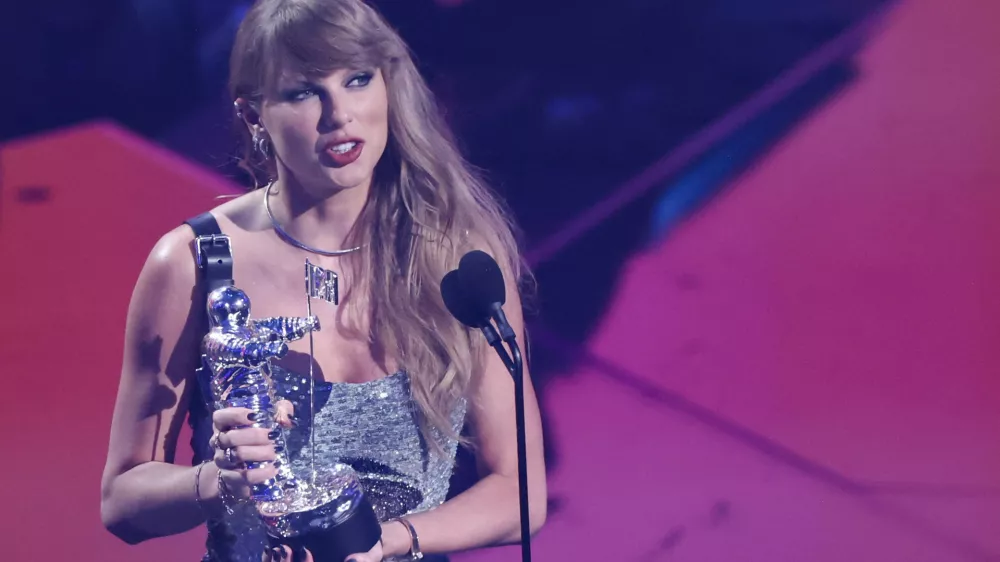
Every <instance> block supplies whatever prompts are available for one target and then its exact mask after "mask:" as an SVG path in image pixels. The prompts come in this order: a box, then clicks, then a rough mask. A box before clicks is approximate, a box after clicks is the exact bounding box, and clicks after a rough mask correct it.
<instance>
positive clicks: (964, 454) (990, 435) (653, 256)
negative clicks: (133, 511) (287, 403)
mask: <svg viewBox="0 0 1000 562" xmlns="http://www.w3.org/2000/svg"><path fill="white" fill-rule="evenodd" d="M998 20H1000V4H998V3H997V2H996V1H995V0H907V1H903V2H902V3H900V5H899V6H898V7H897V8H896V9H895V10H894V11H893V12H892V13H891V14H890V16H889V19H888V21H887V22H886V26H885V27H884V28H883V29H882V30H880V31H879V32H878V35H877V36H876V37H874V38H873V40H872V43H871V45H870V47H869V48H868V49H866V51H865V52H864V53H863V54H862V56H861V57H860V59H859V62H860V72H861V74H860V76H859V79H858V81H857V82H856V83H855V84H853V85H851V86H850V87H848V88H847V89H846V90H845V91H844V92H843V93H842V94H841V95H839V96H838V97H837V99H834V100H832V101H831V102H830V103H829V104H828V105H827V106H826V107H824V108H823V109H822V110H820V111H818V112H817V113H816V114H814V115H813V116H812V117H811V118H810V119H808V120H807V121H806V122H804V123H802V124H801V125H800V127H798V128H797V130H795V131H793V132H792V133H791V134H790V135H789V137H788V138H787V139H785V141H784V142H783V143H781V145H780V146H778V147H777V148H776V149H775V150H773V151H772V153H771V154H770V155H769V156H768V157H767V158H766V159H765V160H764V161H762V162H760V163H759V165H758V166H756V167H755V168H754V169H753V170H751V171H750V172H748V173H747V174H745V175H744V176H743V177H742V178H740V179H738V180H737V181H735V182H734V183H733V185H731V186H729V189H728V191H727V192H726V193H725V194H723V195H721V196H720V197H719V198H717V200H715V201H713V202H712V203H711V204H710V205H709V206H708V207H707V208H705V209H704V210H703V211H702V212H701V213H699V214H698V215H697V216H696V217H694V218H692V219H691V220H690V221H688V222H687V223H686V224H685V225H683V226H682V227H681V228H679V229H677V230H676V231H675V232H674V234H673V235H672V236H671V238H669V239H668V240H665V241H663V242H662V243H661V244H659V245H657V246H655V247H653V248H650V249H649V250H648V251H645V252H643V253H641V254H637V255H635V256H634V259H633V260H632V263H631V264H630V266H629V267H628V268H627V269H626V270H625V271H624V272H623V276H622V279H621V280H620V283H619V285H618V288H617V293H616V295H615V297H614V302H613V303H612V306H611V308H610V310H609V313H608V315H607V317H606V318H605V319H604V321H603V323H602V324H601V326H600V328H599V329H598V331H597V333H596V334H595V335H594V337H593V338H592V340H591V341H590V342H588V345H587V349H586V351H587V352H589V353H591V354H592V356H591V357H589V358H587V360H586V361H584V363H583V365H582V366H581V367H580V368H579V370H578V371H576V372H573V373H567V374H566V375H567V376H566V377H564V378H562V379H560V380H559V381H558V382H556V383H554V385H553V386H552V387H551V388H549V390H548V392H547V393H546V396H548V400H547V402H546V403H545V404H544V405H543V407H544V411H545V414H546V417H547V418H548V419H549V420H550V422H551V425H552V427H553V445H554V446H555V447H557V449H558V455H559V457H560V463H559V466H558V468H557V469H556V470H555V471H554V472H553V474H552V475H551V480H550V491H551V494H552V497H553V498H554V499H556V500H558V501H557V505H558V507H559V509H558V510H554V511H553V512H552V516H551V518H550V521H549V525H548V526H547V528H546V529H545V530H544V531H543V532H542V533H541V535H540V536H539V537H538V539H537V540H536V543H535V544H536V548H535V559H536V560H539V561H542V560H546V561H591V560H593V561H601V562H604V561H608V560H615V561H628V562H631V561H636V562H639V561H656V560H686V561H697V562H715V561H718V562H722V561H726V562H731V561H734V560H738V561H741V562H757V561H760V562H764V561H767V562H774V561H808V562H825V561H831V562H835V561H836V562H869V561H870V562H897V561H899V562H902V561H906V562H914V561H927V562H940V561H949V562H950V561H987V560H998V559H1000V532H998V531H1000V439H998V430H1000V376H998V375H1000V297H998V296H997V295H998V293H997V290H996V287H997V286H1000V251H998V249H997V248H998V241H1000V220H998V217H1000V157H998V155H1000V110H998V100H1000V56H998V54H997V53H1000V34H998V33H996V31H997V27H996V23H995V22H997V21H998ZM0 167H2V170H0V172H2V176H0V181H2V184H0V185H2V194H0V195H2V208H0V264H2V265H0V267H2V268H3V275H2V276H0V310H2V311H3V312H4V314H5V316H4V320H5V321H4V322H3V323H2V324H0V372H2V373H3V379H2V380H3V383H4V385H3V389H2V391H0V396H2V398H0V400H2V403H3V405H4V410H5V411H6V412H7V419H8V424H7V427H8V429H7V431H6V439H5V443H6V445H5V446H6V451H7V452H8V454H7V456H6V463H5V469H4V470H3V471H0V475H2V478H3V479H4V481H5V487H4V490H5V491H4V494H5V496H4V499H5V501H6V502H7V506H8V509H6V510H4V513H3V515H2V516H0V529H3V533H2V534H3V536H4V537H5V538H7V539H8V540H7V542H6V543H5V545H6V546H7V547H8V548H7V549H6V551H5V554H6V555H7V556H8V557H11V558H12V559H13V560H94V561H101V562H117V561H121V562H124V561H131V560H143V561H148V562H161V561H162V562H168V561H169V562H176V561H178V560H196V559H197V558H198V557H199V556H200V552H201V547H200V543H201V541H202V532H201V531H193V532H191V533H188V534H185V535H182V536H178V537H170V538H166V539H160V540H156V541H151V542H149V543H146V544H143V545H140V546H135V547H130V546H126V545H124V544H122V543H120V542H118V541H117V540H116V539H114V538H113V537H112V536H111V535H110V534H108V533H107V532H106V531H105V530H104V529H103V528H102V526H101V523H100V517H99V503H100V475H101V470H102V468H103V464H104V458H105V451H106V446H107V435H108V426H109V422H110V416H111V411H112V404H113V402H114V399H115V389H116V387H117V382H118V377H119V369H120V355H121V344H122V329H123V325H124V317H125V309H126V305H127V302H128V299H129V295H130V292H131V288H132V285H133V283H134V281H135V278H136V275H137V274H138V272H139V269H140V267H141V266H142V263H143V260H144V259H145V256H146V254H147V252H148V250H149V248H150V247H151V246H152V245H153V243H154V242H155V240H156V239H157V237H158V236H160V235H161V234H162V233H163V232H165V231H167V230H169V229H171V228H173V227H174V226H176V225H177V224H179V223H180V222H181V221H182V220H183V219H184V218H186V217H188V216H191V215H193V214H195V213H198V212H200V211H202V210H204V209H206V208H209V207H210V206H212V205H214V204H215V201H214V198H215V197H217V196H218V195H221V194H224V193H227V192H228V191H229V190H230V189H231V187H230V186H228V185H226V184H225V183H223V182H221V181H220V180H218V179H217V178H216V177H215V176H214V175H213V174H211V173H210V172H207V171H203V170H199V169H195V168H193V167H191V166H189V165H187V164H185V163H184V162H182V161H179V160H177V159H176V158H174V157H172V156H171V155H170V154H167V153H165V152H163V151H160V150H158V149H156V148H153V147H151V146H150V145H149V144H147V143H145V142H143V141H141V140H139V139H136V138H134V137H133V136H131V135H129V134H128V133H125V132H123V131H121V130H119V129H117V128H116V127H114V126H112V125H108V124H92V125H85V126H80V127H77V128H74V129H71V130H66V131H60V132H56V133H53V134H51V135H46V136H42V137H38V138H31V139H24V140H22V141H20V142H17V143H14V144H11V145H7V146H4V147H2V148H0ZM540 339H541V337H540ZM539 343H540V344H541V345H545V343H544V342H542V341H540V342H539ZM550 343H551V342H550ZM188 454H189V453H188V452H187V451H182V452H181V453H180V454H179V458H181V459H185V458H187V457H188ZM11 547H13V548H12V549H11ZM456 559H457V560H459V561H461V562H466V561H478V562H487V561H490V562H492V561H493V560H517V559H518V554H517V550H516V547H509V548H503V549H496V550H492V551H485V552H479V553H469V554H463V555H460V556H457V557H456Z"/></svg>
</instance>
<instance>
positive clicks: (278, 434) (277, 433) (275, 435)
mask: <svg viewBox="0 0 1000 562" xmlns="http://www.w3.org/2000/svg"><path fill="white" fill-rule="evenodd" d="M279 437H281V430H280V429H278V428H274V429H272V430H271V431H270V433H268V434H267V438H268V439H270V440H271V441H274V440H275V439H277V438H279Z"/></svg>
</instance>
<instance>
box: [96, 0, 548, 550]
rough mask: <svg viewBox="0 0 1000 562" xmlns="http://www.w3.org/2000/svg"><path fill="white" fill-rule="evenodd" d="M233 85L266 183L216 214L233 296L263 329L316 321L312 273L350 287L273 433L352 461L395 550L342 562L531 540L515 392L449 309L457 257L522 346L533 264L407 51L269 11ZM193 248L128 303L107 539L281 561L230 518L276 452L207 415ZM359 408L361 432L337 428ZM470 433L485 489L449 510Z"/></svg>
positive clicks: (530, 416)
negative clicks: (264, 322) (311, 387)
mask: <svg viewBox="0 0 1000 562" xmlns="http://www.w3.org/2000/svg"><path fill="white" fill-rule="evenodd" d="M230 71H231V78H230V85H231V94H232V97H233V99H234V100H236V102H235V105H236V114H237V116H238V118H239V120H240V121H241V123H242V129H243V130H244V131H245V135H244V136H245V139H244V140H245V141H246V146H247V151H246V154H245V158H244V164H245V165H246V166H247V168H248V169H250V170H253V171H254V172H255V173H258V174H261V175H263V176H266V179H267V180H268V181H267V182H266V185H264V186H262V187H260V188H258V189H255V190H252V191H251V192H250V193H248V194H246V195H243V196H241V197H239V198H236V199H233V200H231V201H228V202H226V203H225V204H223V205H221V206H219V207H217V208H215V209H213V210H212V211H211V217H212V218H214V219H215V221H216V222H217V223H218V226H219V228H220V229H221V231H222V232H223V233H224V234H225V235H227V236H229V239H230V244H231V247H232V250H233V256H234V264H233V278H234V279H235V283H236V285H237V286H239V287H240V288H242V289H244V290H246V292H247V293H248V294H249V296H250V298H251V299H252V302H253V316H254V317H264V316H303V315H304V312H305V311H304V308H305V306H304V301H305V299H304V298H303V287H302V269H303V263H304V261H305V260H307V259H308V260H309V261H311V262H312V263H314V264H318V265H320V266H322V267H324V268H326V269H329V270H333V271H336V272H337V273H338V275H339V276H340V277H339V279H340V283H341V291H342V292H341V301H340V303H339V304H338V305H337V306H336V307H332V308H320V307H318V305H317V307H315V308H314V310H313V312H314V314H317V315H319V317H320V321H321V323H322V330H321V331H320V332H318V333H316V334H315V342H314V345H315V347H314V349H315V353H314V357H313V359H312V360H310V359H309V357H308V351H309V347H308V345H307V343H306V340H300V341H297V342H293V343H292V344H291V345H290V346H289V347H290V352H289V354H288V356H287V357H286V358H284V359H282V360H279V361H277V363H276V364H277V367H276V368H275V373H276V379H278V384H279V392H282V393H283V396H285V397H286V398H288V400H289V401H288V402H282V405H283V406H284V407H285V408H284V409H283V410H282V411H283V412H284V413H285V414H287V416H288V417H283V420H282V421H283V423H284V425H285V426H287V427H289V428H290V429H289V430H288V431H289V432H290V435H289V436H288V442H289V448H290V449H292V450H293V451H292V454H293V455H298V457H297V458H296V459H295V460H294V461H293V462H302V457H303V456H304V455H305V454H306V453H305V451H306V449H302V448H299V449H298V450H297V452H296V451H295V446H294V444H295V443H300V444H301V442H302V441H303V440H304V434H303V433H301V432H302V431H305V430H306V427H305V426H308V425H310V423H312V427H311V428H308V429H311V430H313V431H314V432H315V439H316V451H317V452H316V455H317V458H318V461H319V462H325V461H333V460H343V459H344V458H347V457H351V458H354V459H355V460H354V461H350V462H352V463H353V464H352V466H354V467H355V468H356V469H357V470H358V471H359V473H360V475H361V478H362V480H363V482H365V484H366V490H367V492H368V495H369V497H371V498H372V501H373V503H375V507H376V511H377V513H378V515H379V518H380V520H381V521H382V541H381V542H380V543H379V544H377V545H375V547H374V548H373V549H372V550H371V551H370V552H366V553H358V554H356V555H352V556H351V557H349V558H352V559H354V560H356V561H357V562H368V561H374V560H381V559H383V558H385V559H389V558H392V557H401V558H400V559H407V556H409V555H411V554H412V553H414V552H415V551H416V550H417V549H418V547H417V545H419V550H420V551H422V552H423V553H424V554H425V555H433V554H446V553H449V552H455V551H460V550H466V549H471V548H476V547H481V546H485V545H496V544H507V543H514V542H516V541H518V540H520V533H519V510H518V493H517V454H516V451H517V448H516V436H515V423H514V400H513V383H512V380H511V377H510V375H509V374H508V373H507V371H506V369H505V368H504V366H503V364H502V362H501V361H500V360H499V359H498V358H497V357H496V355H495V353H493V352H492V350H490V349H489V348H488V347H486V346H485V345H484V342H483V338H482V336H481V334H479V332H478V330H476V331H475V332H473V331H470V330H468V329H466V328H464V327H463V326H461V325H460V324H459V323H457V322H456V321H455V320H454V319H453V318H452V317H451V316H450V315H449V313H448V312H447V310H446V308H445V307H444V305H443V303H442V300H441V296H440V292H439V286H440V280H441V278H442V277H443V276H444V274H445V273H446V272H448V271H449V270H450V269H452V268H454V267H455V266H456V265H457V261H458V258H459V257H461V256H462V255H463V254H464V253H465V252H466V251H469V250H471V249H476V248H478V249H483V250H485V251H487V252H490V253H491V254H492V255H493V256H495V257H496V258H497V260H498V262H499V263H500V264H501V266H502V267H503V269H504V273H505V277H506V279H507V281H508V283H507V287H508V293H509V294H508V295H507V301H506V305H505V310H506V312H507V316H508V319H509V320H510V323H511V325H512V326H513V327H514V328H515V331H516V333H517V336H518V338H519V340H520V341H524V336H523V327H522V312H521V307H520V301H519V295H518V291H517V289H516V284H515V283H514V282H513V281H514V280H515V279H520V278H521V276H522V275H523V272H522V269H521V267H520V265H519V264H520V258H519V256H518V252H517V248H516V245H515V243H514V240H513V236H512V234H511V228H510V225H509V224H508V222H507V221H506V219H505V216H504V214H503V213H502V212H501V209H500V206H499V205H498V204H497V202H496V201H495V200H494V199H493V198H492V197H491V196H490V195H489V192H488V191H487V190H486V189H485V188H484V187H483V186H482V184H481V183H480V182H479V181H478V180H477V179H476V178H475V176H474V175H473V174H472V173H471V172H470V170H469V167H468V166H467V165H466V164H465V163H464V162H463V160H462V159H461V157H460V156H459V155H458V153H457V151H456V149H455V148H454V144H453V142H452V140H451V138H450V136H449V134H448V132H447V129H446V127H445V126H444V125H443V123H442V121H441V119H440V117H439V115H438V113H437V111H436V108H435V106H434V103H433V101H432V98H431V95H430V93H429V91H428V89H427V87H426V85H425V84H424V82H423V81H422V79H421V77H420V76H419V74H418V72H417V70H416V68H415V66H414V64H413V62H412V60H411V58H410V57H409V55H408V53H407V49H406V47H405V45H404V44H403V42H402V40H401V39H400V38H399V36H398V35H397V34H396V33H395V32H394V31H393V30H392V29H391V28H390V27H389V26H388V25H387V24H386V22H385V21H383V19H382V18H381V17H380V16H379V15H378V14H377V13H376V12H375V11H374V10H373V9H372V8H370V7H369V6H367V5H365V4H364V3H363V2H362V0H260V1H259V2H257V3H256V4H255V5H254V7H253V8H252V9H251V11H250V12H249V13H248V14H247V16H246V18H245V20H244V21H243V23H242V25H241V27H240V29H239V31H238V34H237V37H236V41H235V45H234V49H233V54H232V60H231V69H230ZM193 238H194V235H193V233H192V229H191V228H189V227H188V226H182V227H179V228H177V229H175V230H174V231H172V232H170V233H167V234H166V235H165V236H164V237H163V238H162V239H161V240H160V241H159V242H158V243H157V244H156V246H155V247H154V248H153V250H152V252H151V254H150V256H149V258H148V260H147V263H146V264H145V266H144V268H143V270H142V273H141V274H140V276H139V279H138V282H137V285H136V288H135V292H134V294H133V298H132V302H131V305H130V308H129V313H128V318H127V325H126V338H125V353H124V364H123V369H122V378H121V383H120V390H119V395H118V400H117V403H116V406H115V414H114V421H113V424H112V431H111V441H110V448H109V454H108V461H107V467H106V470H105V474H104V478H103V482H102V492H103V494H102V504H101V512H102V518H103V520H104V524H105V526H106V527H107V528H108V529H109V530H111V531H112V532H113V533H114V534H115V535H117V536H118V537H120V538H121V539H123V540H125V541H126V542H129V543H138V542H141V541H144V540H147V539H150V538H153V537H159V536H166V535H172V534H176V533H180V532H183V531H186V530H188V529H190V528H193V527H195V526H197V525H200V524H201V523H203V522H207V523H208V528H209V536H208V541H207V542H208V554H207V555H206V559H207V560H219V561H236V560H238V561H243V560H254V561H255V562H256V561H258V560H261V556H262V555H263V556H264V557H265V558H266V557H269V556H275V557H280V556H281V555H282V554H286V555H287V554H289V552H288V549H287V548H286V549H285V550H284V551H282V552H275V551H265V549H266V541H265V539H264V537H263V533H262V531H261V529H260V525H259V521H257V520H256V519H255V518H254V517H253V513H252V512H246V511H245V510H243V511H241V508H242V506H243V504H242V503H236V504H235V507H234V504H233V503H232V502H228V503H227V500H226V499H223V498H229V497H230V496H235V497H246V496H247V494H248V491H247V490H248V486H249V485H250V484H253V483H257V482H261V481H263V480H265V479H267V478H269V477H271V476H273V475H274V473H275V469H274V468H273V467H265V468H255V469H251V470H247V469H245V465H243V462H246V461H266V460H270V459H273V458H274V455H275V452H274V447H273V446H272V445H271V441H270V440H269V438H268V435H266V434H265V433H264V432H262V431H260V430H255V429H252V428H247V427H245V426H247V425H248V424H249V423H250V421H249V419H248V410H245V409H238V408H226V409H222V410H219V411H216V412H214V414H208V413H207V412H206V410H205V409H204V408H203V407H201V405H202V404H203V398H202V397H201V396H200V390H199V388H198V385H197V384H196V381H195V375H194V372H195V370H196V369H197V368H198V367H199V362H198V361H199V360H198V357H199V351H198V350H199V345H200V342H201V338H202V337H203V336H204V334H205V333H206V330H207V329H208V327H207V324H206V320H205V318H204V316H205V302H206V300H205V299H206V292H205V287H204V284H203V283H202V282H201V281H200V279H199V277H198V275H199V273H198V268H197V266H196V263H195V259H194V257H193V256H194V250H193ZM181 303H183V305H181ZM320 304H322V305H325V303H320ZM310 367H312V372H313V377H314V381H315V392H316V395H315V396H316V398H315V399H314V402H313V405H312V407H313V408H315V412H314V417H313V418H309V417H308V412H309V409H310V404H309V403H308V401H307V400H308V399H307V398H303V397H302V396H301V395H294V396H293V393H291V389H292V388H294V387H295V386H299V385H302V383H305V382H307V381H306V379H304V378H302V377H303V375H305V374H307V373H309V372H310ZM525 381H526V384H525V402H526V421H527V450H528V463H527V466H528V479H529V487H530V495H529V497H530V502H531V507H532V511H531V529H532V532H535V531H537V529H538V528H539V527H540V526H541V525H542V523H543V522H544V520H545V509H546V501H545V499H546V489H545V469H544V461H543V455H542V440H541V429H540V420H539V413H538V407H537V403H536V399H535V395H534V392H533V390H532V386H531V384H530V378H529V377H528V373H527V372H526V373H525ZM304 401H305V402H304ZM345 405H346V406H345ZM347 406H350V407H351V408H353V409H352V410H351V412H352V413H351V414H350V415H338V412H339V411H340V410H338V408H341V409H342V408H345V407H347ZM340 413H341V414H343V412H340ZM188 415H190V420H191V423H192V425H193V426H194V438H193V445H194V449H195V451H196V457H198V459H196V460H203V461H204V462H198V463H197V464H196V465H195V466H193V467H185V466H180V465H176V464H173V461H174V451H175V446H176V440H177V435H178V432H179V430H180V428H181V426H182V424H183V423H184V419H185V417H186V416H188ZM466 424H467V426H468V427H469V428H470V430H471V431H470V432H469V435H470V441H471V445H472V446H473V449H474V451H475V453H476V456H477V464H478V466H479V467H480V472H481V474H482V478H481V479H480V480H479V481H478V482H477V483H476V484H475V485H474V486H472V487H471V488H470V489H468V490H467V491H465V492H463V493H461V494H459V495H457V496H456V497H454V498H452V499H449V500H448V501H444V500H445V494H446V493H447V489H448V479H449V477H450V475H451V471H452V464H453V460H454V455H455V450H456V446H457V444H458V443H459V442H460V441H461V439H462V438H461V437H460V432H461V430H462V428H463V426H465V425H466ZM227 457H228V458H227ZM359 458H360V459H361V461H358V460H357V459H359ZM345 462H349V461H345ZM230 512H232V513H230ZM400 517H402V519H399V518H400ZM413 534H415V536H416V538H417V540H414V536H413Z"/></svg>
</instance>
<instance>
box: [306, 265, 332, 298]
mask: <svg viewBox="0 0 1000 562" xmlns="http://www.w3.org/2000/svg"><path fill="white" fill-rule="evenodd" d="M306 294H308V295H309V298H318V299H323V300H325V301H326V302H330V303H333V304H338V303H339V302H340V295H339V294H338V291H337V274H336V273H334V272H333V271H330V270H329V269H323V268H322V267H320V266H318V265H314V264H312V263H310V262H309V260H306Z"/></svg>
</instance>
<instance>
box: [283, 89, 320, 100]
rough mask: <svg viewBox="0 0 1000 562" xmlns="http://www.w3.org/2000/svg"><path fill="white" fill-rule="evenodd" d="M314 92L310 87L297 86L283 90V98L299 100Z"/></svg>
mask: <svg viewBox="0 0 1000 562" xmlns="http://www.w3.org/2000/svg"><path fill="white" fill-rule="evenodd" d="M315 93H316V91H315V90H313V89H312V88H299V89H297V90H289V91H287V92H285V94H284V98H285V99H286V100H288V101H301V100H304V99H306V98H308V97H310V96H312V95H314V94H315Z"/></svg>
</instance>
